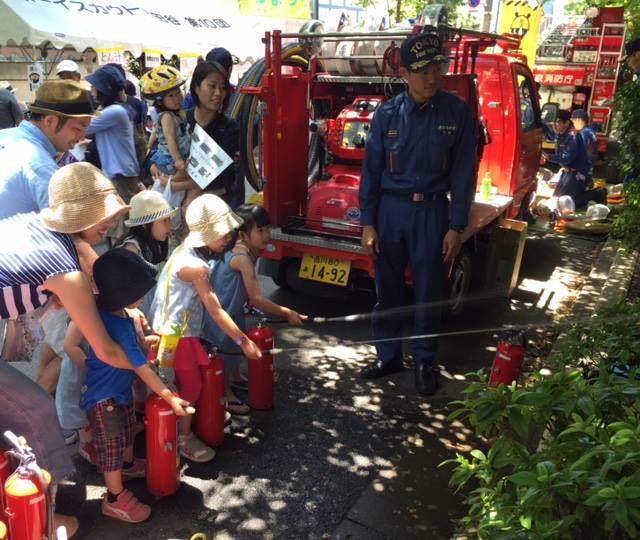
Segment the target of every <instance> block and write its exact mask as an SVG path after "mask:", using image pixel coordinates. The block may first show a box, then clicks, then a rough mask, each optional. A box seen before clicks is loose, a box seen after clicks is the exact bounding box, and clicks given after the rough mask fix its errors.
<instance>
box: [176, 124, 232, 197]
mask: <svg viewBox="0 0 640 540" xmlns="http://www.w3.org/2000/svg"><path fill="white" fill-rule="evenodd" d="M232 163H233V159H232V158H231V157H230V156H229V154H227V153H226V152H225V151H224V150H223V149H222V148H220V146H219V145H218V143H216V141H214V140H213V139H212V138H211V137H209V135H207V133H206V131H205V130H204V129H202V128H201V127H200V126H199V125H197V124H196V127H195V129H194V130H193V135H192V136H191V150H190V153H189V165H188V167H187V172H188V173H189V176H190V177H191V179H192V180H193V181H194V182H195V183H196V184H198V185H199V186H200V188H201V189H205V188H206V187H207V186H208V185H209V184H211V182H213V181H214V180H215V179H216V178H217V177H218V176H219V175H220V173H221V172H222V171H224V170H225V169H226V168H227V167H228V166H229V165H231V164H232Z"/></svg>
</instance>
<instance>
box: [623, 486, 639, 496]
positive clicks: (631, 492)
mask: <svg viewBox="0 0 640 540" xmlns="http://www.w3.org/2000/svg"><path fill="white" fill-rule="evenodd" d="M622 498H623V499H640V487H637V486H635V487H626V488H624V489H623V490H622Z"/></svg>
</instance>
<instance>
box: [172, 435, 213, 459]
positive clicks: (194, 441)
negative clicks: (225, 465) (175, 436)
mask: <svg viewBox="0 0 640 540" xmlns="http://www.w3.org/2000/svg"><path fill="white" fill-rule="evenodd" d="M178 446H179V448H180V455H181V456H182V457H184V458H187V459H189V460H191V461H195V462H196V463H206V462H207V461H211V460H212V459H213V458H214V457H215V456H216V452H215V450H214V449H213V448H211V447H209V446H207V445H206V444H204V443H203V442H202V441H201V440H200V439H198V437H196V435H195V433H189V435H187V436H186V437H184V436H182V435H181V436H180V440H179V442H178Z"/></svg>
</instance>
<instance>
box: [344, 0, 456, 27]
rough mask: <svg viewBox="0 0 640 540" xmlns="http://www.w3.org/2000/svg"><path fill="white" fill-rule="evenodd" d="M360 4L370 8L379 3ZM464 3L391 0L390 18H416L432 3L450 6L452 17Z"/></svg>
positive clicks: (360, 1) (369, 0)
mask: <svg viewBox="0 0 640 540" xmlns="http://www.w3.org/2000/svg"><path fill="white" fill-rule="evenodd" d="M356 3H357V4H358V6H360V7H363V8H370V7H374V6H376V5H378V4H377V3H376V1H375V0H358V1H357V2H356ZM463 3H464V0H438V1H434V2H425V1H424V0H390V1H389V3H388V4H387V5H388V6H389V20H391V21H392V23H397V22H400V21H402V20H404V19H415V18H416V17H418V15H420V13H422V10H423V9H424V8H425V7H426V6H428V5H430V4H443V5H445V6H447V7H448V8H449V14H450V17H452V16H454V15H455V12H456V9H457V8H458V7H459V6H461V5H462V4H463Z"/></svg>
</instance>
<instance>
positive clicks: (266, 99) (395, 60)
mask: <svg viewBox="0 0 640 540" xmlns="http://www.w3.org/2000/svg"><path fill="white" fill-rule="evenodd" d="M419 31H422V27H416V28H414V29H413V30H412V31H411V32H408V31H403V32H395V33H394V32H369V33H358V34H356V33H349V34H344V33H333V34H320V35H316V34H314V35H313V39H314V40H317V39H318V38H322V39H324V40H327V41H329V42H330V41H331V40H333V41H334V42H337V43H338V45H337V47H336V48H335V49H334V50H337V51H342V53H343V55H342V56H325V57H322V56H316V55H314V54H312V52H311V51H310V50H309V48H308V47H304V46H303V47H302V50H303V51H304V50H306V52H307V54H308V57H309V64H308V68H307V69H306V70H305V69H302V68H301V67H298V66H290V65H283V62H282V47H283V45H282V40H283V39H284V38H299V39H301V40H302V42H303V43H305V41H304V40H308V38H309V36H308V35H307V34H282V33H280V32H279V31H274V32H273V33H267V34H266V36H265V43H266V55H265V71H264V73H265V74H264V76H263V77H262V80H261V85H260V86H255V87H250V88H244V89H242V91H243V92H245V93H246V94H250V95H252V97H253V98H255V97H256V96H258V98H259V100H260V102H261V106H260V108H259V110H260V111H261V137H260V141H259V151H258V154H259V156H260V163H259V167H260V172H261V178H260V180H261V186H260V187H262V188H263V191H264V204H265V206H266V208H267V210H268V211H269V213H270V215H271V219H272V224H273V228H272V232H271V242H270V244H269V246H268V248H267V250H266V252H265V253H263V257H262V259H261V264H260V267H259V271H260V272H261V273H263V274H266V275H268V276H271V277H272V278H273V279H274V281H275V282H276V283H277V284H278V285H280V286H286V287H291V288H294V289H297V290H302V291H304V292H309V293H312V294H313V293H316V294H318V293H320V294H322V293H323V292H328V288H329V287H333V288H344V287H355V288H360V287H362V286H364V287H370V286H371V278H372V277H373V275H374V266H373V261H372V260H371V258H370V257H368V256H367V255H366V254H365V253H364V250H363V249H362V247H361V246H360V233H361V227H360V223H359V217H360V210H359V207H358V186H359V179H360V166H361V161H362V158H363V156H364V144H365V141H366V136H367V133H368V127H369V124H370V122H371V119H372V118H373V114H374V113H375V110H376V108H377V107H378V106H379V105H380V104H381V103H382V102H384V100H386V99H389V98H390V97H392V96H393V95H395V94H397V93H399V92H402V91H403V90H404V89H405V85H404V83H403V80H402V79H401V78H400V77H399V75H398V68H399V65H400V57H399V45H400V43H401V41H402V39H404V37H406V36H407V35H409V34H410V33H413V32H419ZM437 31H438V32H439V33H440V34H441V36H442V38H443V43H444V44H445V50H447V51H448V54H449V57H450V64H449V68H448V72H447V74H446V76H445V77H444V79H443V89H444V90H446V91H449V92H452V93H454V94H456V95H458V96H459V97H460V98H461V99H463V100H465V101H466V102H467V103H468V104H469V106H470V108H471V111H472V114H473V118H474V120H475V121H476V126H477V134H478V135H477V144H476V147H475V148H469V149H468V151H469V152H474V153H475V154H476V155H477V157H478V169H477V178H479V179H482V178H483V177H484V175H485V174H486V173H490V175H491V180H492V184H493V185H492V190H491V194H490V196H488V197H487V196H486V194H485V196H483V195H482V194H480V193H479V192H478V193H477V194H476V198H475V201H474V203H473V205H472V209H471V214H470V220H469V225H468V227H467V228H466V229H465V231H464V233H463V242H464V246H465V248H464V249H463V251H462V252H461V254H460V256H459V257H458V260H457V261H456V263H455V265H454V267H453V268H452V271H451V273H450V276H451V277H450V280H451V283H450V285H451V297H452V302H453V308H452V309H453V311H455V310H456V305H460V304H461V300H462V298H463V297H464V295H465V294H466V292H467V289H468V287H469V282H470V272H471V253H472V252H473V251H474V249H475V243H476V242H475V241H476V239H477V237H478V235H479V234H480V233H482V232H483V231H484V232H486V231H487V230H489V229H490V228H491V227H492V226H493V225H495V223H497V221H498V219H499V218H500V217H509V218H517V217H522V216H523V215H524V214H525V212H526V210H527V208H528V202H529V200H530V197H531V194H532V192H533V191H534V189H535V185H536V173H537V170H538V167H539V159H540V152H541V147H542V128H541V121H540V110H539V105H538V101H537V99H532V96H535V95H536V93H535V86H534V79H533V75H532V73H531V71H530V70H529V68H528V67H527V65H526V62H525V61H524V58H523V57H522V55H520V54H519V53H518V52H517V47H518V44H519V41H518V38H516V37H513V36H499V35H495V34H487V33H482V32H474V31H469V30H461V29H455V28H452V27H450V26H446V25H440V26H438V28H437ZM360 42H366V43H369V46H368V48H367V49H366V50H364V54H363V53H362V51H363V47H359V46H358V45H357V44H358V43H360ZM307 43H308V41H307ZM344 43H349V44H352V45H351V46H350V47H351V48H349V47H345V46H344ZM379 43H382V46H380V45H378V44H379ZM316 44H317V42H316ZM494 46H497V47H500V48H501V49H502V52H500V53H490V52H485V51H487V49H488V48H489V47H494ZM345 50H346V51H347V52H346V53H344V51H345ZM372 53H373V54H372ZM340 62H341V63H342V64H341V65H340V64H339V63H340ZM332 63H333V64H334V65H335V64H339V67H340V69H339V70H338V73H335V71H333V72H330V71H327V67H330V66H331V64H332ZM372 72H373V73H372ZM318 141H319V142H318ZM425 144H429V142H428V141H425ZM310 158H311V159H310ZM313 160H315V161H319V162H320V164H319V166H318V167H317V168H316V171H315V173H311V174H310V162H311V161H313ZM479 184H480V182H478V187H479ZM477 191H478V190H477ZM414 271H417V269H414ZM407 281H408V282H409V283H410V282H411V270H410V269H408V271H407Z"/></svg>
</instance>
